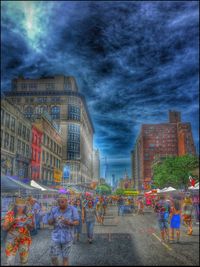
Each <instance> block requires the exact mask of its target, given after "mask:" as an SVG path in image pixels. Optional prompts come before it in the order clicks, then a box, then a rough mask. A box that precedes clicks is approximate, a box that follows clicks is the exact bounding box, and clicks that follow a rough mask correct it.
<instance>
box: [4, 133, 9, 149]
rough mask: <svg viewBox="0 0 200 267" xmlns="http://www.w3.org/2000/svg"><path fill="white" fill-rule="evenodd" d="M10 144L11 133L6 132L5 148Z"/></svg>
mask: <svg viewBox="0 0 200 267" xmlns="http://www.w3.org/2000/svg"><path fill="white" fill-rule="evenodd" d="M8 146H9V134H8V133H5V139H4V148H8Z"/></svg>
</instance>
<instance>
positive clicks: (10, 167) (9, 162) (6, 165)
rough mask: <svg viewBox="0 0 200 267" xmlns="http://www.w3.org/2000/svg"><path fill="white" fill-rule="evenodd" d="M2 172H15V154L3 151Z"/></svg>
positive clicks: (9, 173) (11, 173) (5, 173)
mask: <svg viewBox="0 0 200 267" xmlns="http://www.w3.org/2000/svg"><path fill="white" fill-rule="evenodd" d="M1 173H2V174H4V175H13V174H14V155H10V153H7V154H4V153H3V151H1Z"/></svg>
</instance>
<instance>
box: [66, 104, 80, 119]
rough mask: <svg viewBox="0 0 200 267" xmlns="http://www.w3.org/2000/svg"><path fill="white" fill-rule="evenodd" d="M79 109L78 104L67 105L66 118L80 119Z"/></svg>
mask: <svg viewBox="0 0 200 267" xmlns="http://www.w3.org/2000/svg"><path fill="white" fill-rule="evenodd" d="M80 118H81V111H80V107H79V106H75V105H68V119H69V120H76V121H80Z"/></svg>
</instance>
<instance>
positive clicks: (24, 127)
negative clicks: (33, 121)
mask: <svg viewBox="0 0 200 267" xmlns="http://www.w3.org/2000/svg"><path fill="white" fill-rule="evenodd" d="M22 137H23V138H24V139H25V138H26V126H25V125H23V130H22Z"/></svg>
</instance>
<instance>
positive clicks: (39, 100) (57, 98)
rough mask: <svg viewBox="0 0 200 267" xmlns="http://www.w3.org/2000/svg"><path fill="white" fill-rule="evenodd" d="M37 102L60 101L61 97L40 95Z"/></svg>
mask: <svg viewBox="0 0 200 267" xmlns="http://www.w3.org/2000/svg"><path fill="white" fill-rule="evenodd" d="M36 102H39V103H46V102H60V97H52V98H48V97H38V98H36Z"/></svg>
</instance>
